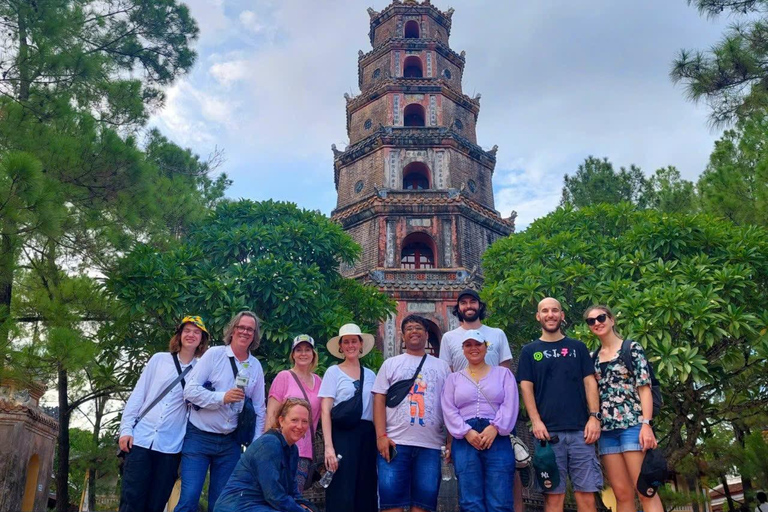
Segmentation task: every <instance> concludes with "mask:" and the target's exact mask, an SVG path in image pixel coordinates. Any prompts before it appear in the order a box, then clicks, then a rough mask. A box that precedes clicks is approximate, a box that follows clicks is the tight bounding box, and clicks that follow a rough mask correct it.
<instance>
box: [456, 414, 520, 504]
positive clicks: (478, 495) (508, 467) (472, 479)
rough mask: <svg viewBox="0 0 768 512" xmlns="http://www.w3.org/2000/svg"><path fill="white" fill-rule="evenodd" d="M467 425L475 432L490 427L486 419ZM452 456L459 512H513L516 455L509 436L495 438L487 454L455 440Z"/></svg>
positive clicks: (469, 421) (476, 419)
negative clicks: (457, 486)
mask: <svg viewBox="0 0 768 512" xmlns="http://www.w3.org/2000/svg"><path fill="white" fill-rule="evenodd" d="M467 423H468V424H469V426H471V427H472V428H473V429H474V430H476V431H477V432H482V431H483V429H484V428H485V427H487V426H488V425H489V424H490V422H489V421H488V420H487V419H485V418H472V419H471V420H468V421H467ZM451 453H452V457H453V463H454V467H455V468H456V479H457V480H458V484H459V507H460V509H461V512H514V510H515V506H514V497H513V492H512V488H513V486H514V485H515V454H514V453H513V452H512V445H510V443H509V437H508V436H496V439H495V440H494V441H493V444H492V445H491V447H490V448H488V449H487V450H476V449H475V448H474V447H473V446H472V445H471V444H469V442H468V441H467V440H466V439H454V441H453V445H452V448H451Z"/></svg>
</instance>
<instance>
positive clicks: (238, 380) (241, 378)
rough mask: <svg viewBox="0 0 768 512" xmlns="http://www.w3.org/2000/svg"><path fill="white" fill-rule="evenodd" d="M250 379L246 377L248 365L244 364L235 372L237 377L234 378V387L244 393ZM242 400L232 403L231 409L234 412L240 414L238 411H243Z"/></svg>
mask: <svg viewBox="0 0 768 512" xmlns="http://www.w3.org/2000/svg"><path fill="white" fill-rule="evenodd" d="M250 380H251V377H250V375H248V365H247V364H244V365H243V367H242V368H240V371H238V372H237V377H235V387H237V389H240V390H242V391H243V393H245V388H247V387H248V382H250ZM243 402H244V401H243V400H241V401H239V402H233V403H232V405H233V408H234V409H235V412H237V413H240V411H242V410H243Z"/></svg>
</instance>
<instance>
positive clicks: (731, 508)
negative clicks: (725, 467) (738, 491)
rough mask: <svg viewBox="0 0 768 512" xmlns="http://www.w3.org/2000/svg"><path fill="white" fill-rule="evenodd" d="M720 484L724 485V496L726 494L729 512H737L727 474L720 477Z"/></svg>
mask: <svg viewBox="0 0 768 512" xmlns="http://www.w3.org/2000/svg"><path fill="white" fill-rule="evenodd" d="M720 482H721V483H722V484H723V494H725V500H726V501H727V502H728V510H729V512H736V506H735V505H734V504H733V497H732V496H731V489H730V488H729V487H728V477H726V476H725V474H722V475H720Z"/></svg>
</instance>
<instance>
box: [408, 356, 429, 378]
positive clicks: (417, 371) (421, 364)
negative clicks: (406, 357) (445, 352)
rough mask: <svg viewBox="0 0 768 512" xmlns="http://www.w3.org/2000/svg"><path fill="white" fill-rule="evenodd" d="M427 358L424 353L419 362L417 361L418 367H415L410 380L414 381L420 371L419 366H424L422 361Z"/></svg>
mask: <svg viewBox="0 0 768 512" xmlns="http://www.w3.org/2000/svg"><path fill="white" fill-rule="evenodd" d="M426 360H427V354H424V357H422V358H421V362H420V363H419V367H418V368H416V373H414V374H413V377H411V380H412V381H414V382H415V381H416V377H418V376H419V372H420V371H421V367H422V366H424V361H426Z"/></svg>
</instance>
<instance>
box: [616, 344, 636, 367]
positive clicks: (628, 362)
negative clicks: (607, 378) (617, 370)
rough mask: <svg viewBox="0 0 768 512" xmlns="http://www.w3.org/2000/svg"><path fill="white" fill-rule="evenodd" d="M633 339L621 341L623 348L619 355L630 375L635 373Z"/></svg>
mask: <svg viewBox="0 0 768 512" xmlns="http://www.w3.org/2000/svg"><path fill="white" fill-rule="evenodd" d="M631 350H632V340H630V339H626V340H624V341H622V342H621V349H619V356H620V357H621V360H622V361H624V366H626V367H627V370H629V373H630V375H634V374H635V362H634V361H632V352H631Z"/></svg>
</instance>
